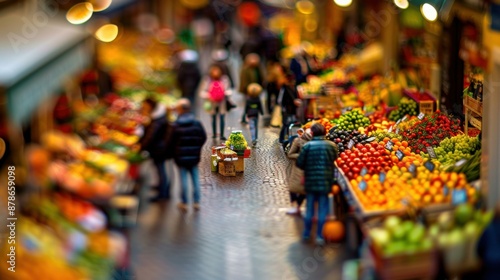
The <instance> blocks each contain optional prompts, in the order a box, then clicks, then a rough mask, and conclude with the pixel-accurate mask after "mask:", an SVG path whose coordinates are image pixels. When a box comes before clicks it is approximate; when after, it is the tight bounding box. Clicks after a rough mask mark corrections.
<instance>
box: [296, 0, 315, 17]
mask: <svg viewBox="0 0 500 280" xmlns="http://www.w3.org/2000/svg"><path fill="white" fill-rule="evenodd" d="M295 7H296V8H297V11H299V13H301V14H304V15H310V14H312V13H314V8H315V7H314V4H313V3H312V2H311V1H309V0H300V1H298V2H297V4H295Z"/></svg>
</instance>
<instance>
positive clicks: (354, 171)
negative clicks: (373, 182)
mask: <svg viewBox="0 0 500 280" xmlns="http://www.w3.org/2000/svg"><path fill="white" fill-rule="evenodd" d="M359 172H360V168H358V167H353V168H352V173H354V174H359Z"/></svg>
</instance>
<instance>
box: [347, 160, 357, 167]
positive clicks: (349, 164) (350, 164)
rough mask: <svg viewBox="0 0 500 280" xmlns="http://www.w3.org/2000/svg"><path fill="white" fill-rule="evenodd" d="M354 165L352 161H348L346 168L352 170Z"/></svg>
mask: <svg viewBox="0 0 500 280" xmlns="http://www.w3.org/2000/svg"><path fill="white" fill-rule="evenodd" d="M355 165H356V164H355V163H354V161H350V162H349V163H347V166H349V168H352V167H354V166H355Z"/></svg>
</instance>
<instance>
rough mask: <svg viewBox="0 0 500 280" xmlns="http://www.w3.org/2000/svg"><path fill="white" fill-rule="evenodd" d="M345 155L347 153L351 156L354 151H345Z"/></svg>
mask: <svg viewBox="0 0 500 280" xmlns="http://www.w3.org/2000/svg"><path fill="white" fill-rule="evenodd" d="M344 153H345V154H346V155H350V154H351V153H352V151H351V150H347V151H345V152H344Z"/></svg>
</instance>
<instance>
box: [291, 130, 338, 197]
mask: <svg viewBox="0 0 500 280" xmlns="http://www.w3.org/2000/svg"><path fill="white" fill-rule="evenodd" d="M337 157H338V148H337V145H335V144H334V143H333V142H331V141H327V140H325V139H324V137H323V136H317V137H314V138H313V140H311V141H309V142H308V143H307V144H305V145H304V147H302V151H301V152H300V155H299V158H298V159H297V167H298V168H300V169H302V170H304V177H305V184H304V187H305V190H306V193H320V194H328V193H329V192H330V191H331V189H332V185H333V184H334V182H335V178H334V176H335V175H334V174H335V168H336V167H335V165H334V162H335V160H336V159H337Z"/></svg>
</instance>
